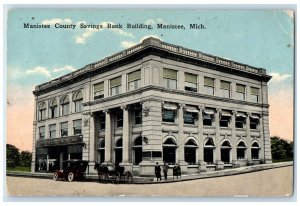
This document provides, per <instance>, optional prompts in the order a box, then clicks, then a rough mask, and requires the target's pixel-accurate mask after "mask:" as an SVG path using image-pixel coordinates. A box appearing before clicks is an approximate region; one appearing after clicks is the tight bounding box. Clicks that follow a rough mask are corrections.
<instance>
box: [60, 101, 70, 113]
mask: <svg viewBox="0 0 300 206" xmlns="http://www.w3.org/2000/svg"><path fill="white" fill-rule="evenodd" d="M61 113H62V115H68V114H69V103H67V104H62V105H61Z"/></svg>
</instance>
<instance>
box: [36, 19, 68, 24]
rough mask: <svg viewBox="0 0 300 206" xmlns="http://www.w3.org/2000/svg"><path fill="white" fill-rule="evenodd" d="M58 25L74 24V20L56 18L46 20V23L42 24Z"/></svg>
mask: <svg viewBox="0 0 300 206" xmlns="http://www.w3.org/2000/svg"><path fill="white" fill-rule="evenodd" d="M56 23H59V24H72V20H71V19H59V18H55V19H45V20H44V21H42V24H50V25H54V24H56Z"/></svg>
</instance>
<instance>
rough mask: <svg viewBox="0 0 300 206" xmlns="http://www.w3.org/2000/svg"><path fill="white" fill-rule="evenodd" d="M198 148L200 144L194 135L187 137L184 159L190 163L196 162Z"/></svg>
mask: <svg viewBox="0 0 300 206" xmlns="http://www.w3.org/2000/svg"><path fill="white" fill-rule="evenodd" d="M197 148H198V144H197V142H196V139H195V138H194V137H190V138H188V139H187V141H186V143H185V145H184V161H185V162H187V163H188V164H190V165H194V164H196V149H197Z"/></svg>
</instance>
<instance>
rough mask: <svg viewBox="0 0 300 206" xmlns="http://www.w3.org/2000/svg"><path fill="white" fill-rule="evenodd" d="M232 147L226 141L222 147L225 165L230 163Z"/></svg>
mask: <svg viewBox="0 0 300 206" xmlns="http://www.w3.org/2000/svg"><path fill="white" fill-rule="evenodd" d="M230 151H231V145H230V143H229V142H228V141H224V142H223V143H222V145H221V161H222V162H224V163H225V164H228V163H230V162H231V161H230Z"/></svg>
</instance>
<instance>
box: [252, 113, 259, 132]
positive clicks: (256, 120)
mask: <svg viewBox="0 0 300 206" xmlns="http://www.w3.org/2000/svg"><path fill="white" fill-rule="evenodd" d="M258 124H259V116H257V115H251V116H250V129H257V127H258Z"/></svg>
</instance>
